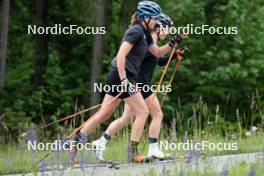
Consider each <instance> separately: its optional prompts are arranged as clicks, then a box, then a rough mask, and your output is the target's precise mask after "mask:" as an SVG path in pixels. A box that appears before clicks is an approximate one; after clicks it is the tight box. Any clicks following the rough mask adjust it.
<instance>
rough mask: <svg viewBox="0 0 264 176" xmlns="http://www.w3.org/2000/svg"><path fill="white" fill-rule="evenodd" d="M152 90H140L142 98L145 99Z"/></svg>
mask: <svg viewBox="0 0 264 176" xmlns="http://www.w3.org/2000/svg"><path fill="white" fill-rule="evenodd" d="M152 93H153V92H152V91H151V90H150V89H148V90H146V91H144V90H141V95H142V96H143V98H144V100H145V99H147V98H148V97H149V96H150V95H152Z"/></svg>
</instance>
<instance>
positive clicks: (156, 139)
mask: <svg viewBox="0 0 264 176" xmlns="http://www.w3.org/2000/svg"><path fill="white" fill-rule="evenodd" d="M156 142H158V138H149V143H156Z"/></svg>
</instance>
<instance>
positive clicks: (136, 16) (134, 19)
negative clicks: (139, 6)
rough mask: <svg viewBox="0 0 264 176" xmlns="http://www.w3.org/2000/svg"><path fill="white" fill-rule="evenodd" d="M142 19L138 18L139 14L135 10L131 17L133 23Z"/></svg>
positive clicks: (137, 22)
mask: <svg viewBox="0 0 264 176" xmlns="http://www.w3.org/2000/svg"><path fill="white" fill-rule="evenodd" d="M140 22H141V20H140V19H139V18H138V14H137V12H135V13H134V14H133V15H132V17H131V22H130V23H131V25H134V24H140Z"/></svg>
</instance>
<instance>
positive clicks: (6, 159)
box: [0, 129, 264, 175]
mask: <svg viewBox="0 0 264 176" xmlns="http://www.w3.org/2000/svg"><path fill="white" fill-rule="evenodd" d="M128 131H129V130H127V129H125V130H123V131H122V133H120V134H119V135H118V136H116V137H113V139H112V140H111V141H110V142H109V143H108V145H107V149H106V151H105V155H104V156H105V159H112V160H120V161H125V160H126V159H127V156H126V154H127V145H128V141H129V140H128V139H129V133H128ZM161 136H163V137H162V138H161V140H165V138H164V136H166V135H165V134H162V135H161ZM191 139H192V140H195V141H196V142H199V141H202V140H207V141H209V142H212V143H219V142H225V143H230V142H232V143H237V144H238V150H237V151H208V150H206V151H205V155H206V156H212V155H224V154H231V153H245V152H260V151H261V150H262V149H263V148H264V140H263V139H264V138H263V134H261V133H255V134H253V135H252V136H250V137H242V138H233V139H228V138H223V137H220V136H216V135H215V136H213V135H204V136H200V138H199V137H198V136H196V135H194V136H190V140H191ZM168 140H170V139H168ZM182 140H183V139H182V138H179V139H177V140H176V142H182ZM147 143H148V140H147V135H146V134H144V136H143V137H142V141H141V144H140V145H139V149H140V152H142V153H143V154H146V153H147V150H148V144H147ZM47 152H49V151H38V152H35V153H34V154H32V152H30V151H28V150H27V146H26V144H25V142H22V141H20V142H19V145H11V144H7V145H3V144H2V145H0V174H10V173H22V172H36V171H37V170H38V168H34V169H33V170H32V169H31V167H32V165H33V164H34V163H36V161H38V160H39V159H40V158H41V157H42V156H44V155H45V153H47ZM168 152H170V153H173V152H174V151H168ZM175 154H176V155H177V156H186V155H187V154H188V151H182V150H177V151H175ZM79 156H81V157H83V158H84V160H85V161H89V163H95V162H96V160H95V155H94V153H93V152H92V151H81V152H79ZM69 157H70V155H69V152H63V153H62V154H61V156H60V158H61V159H60V161H61V164H63V165H66V164H67V159H69ZM56 161H57V159H56V152H53V153H52V154H51V155H50V156H49V157H48V158H46V159H45V162H46V163H47V164H48V165H51V164H52V165H54V164H56ZM237 167H238V168H239V167H242V166H237ZM232 172H234V174H237V172H239V169H236V167H234V169H233V170H232ZM194 173H195V172H194ZM207 174H208V173H207ZM188 175H192V173H191V172H190V173H188ZM194 175H195V174H194ZM196 175H203V173H199V174H198V173H196ZM210 175H213V174H210Z"/></svg>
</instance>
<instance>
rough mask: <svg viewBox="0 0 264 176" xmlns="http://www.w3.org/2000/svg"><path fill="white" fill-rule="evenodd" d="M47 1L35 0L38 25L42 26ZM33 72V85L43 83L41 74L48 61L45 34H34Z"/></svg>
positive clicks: (36, 85) (45, 15) (45, 14)
mask: <svg viewBox="0 0 264 176" xmlns="http://www.w3.org/2000/svg"><path fill="white" fill-rule="evenodd" d="M47 9H48V8H47V1H45V0H36V19H37V24H38V25H39V26H44V25H45V21H46V17H47ZM35 53H36V56H35V74H34V78H33V79H34V80H33V84H34V86H35V87H38V86H40V85H41V84H42V83H43V74H44V73H45V70H46V66H47V63H48V37H47V35H45V34H42V35H40V34H37V35H36V51H35Z"/></svg>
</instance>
